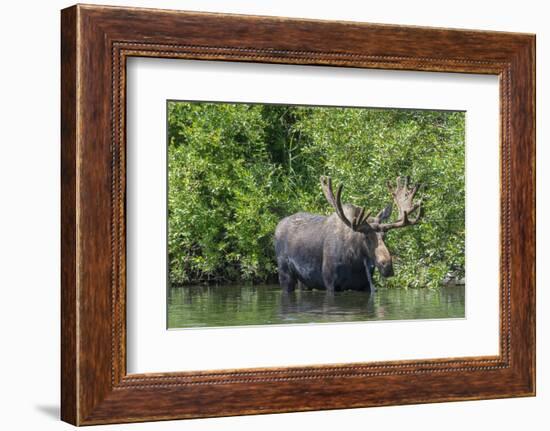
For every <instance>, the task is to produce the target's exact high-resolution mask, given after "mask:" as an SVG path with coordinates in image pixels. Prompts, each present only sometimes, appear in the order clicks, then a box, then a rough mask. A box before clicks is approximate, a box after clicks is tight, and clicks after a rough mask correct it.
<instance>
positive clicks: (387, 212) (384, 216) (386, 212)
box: [376, 203, 393, 223]
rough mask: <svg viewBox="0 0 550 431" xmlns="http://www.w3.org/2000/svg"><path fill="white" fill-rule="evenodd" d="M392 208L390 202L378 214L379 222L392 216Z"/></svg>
mask: <svg viewBox="0 0 550 431" xmlns="http://www.w3.org/2000/svg"><path fill="white" fill-rule="evenodd" d="M392 209H393V205H392V204H391V203H389V204H388V205H387V206H386V208H384V209H383V210H382V211H380V212H379V213H378V215H377V216H376V218H377V219H378V223H382V222H383V221H384V220H387V219H388V218H389V217H390V216H391V211H392Z"/></svg>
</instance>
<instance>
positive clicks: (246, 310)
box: [168, 285, 465, 328]
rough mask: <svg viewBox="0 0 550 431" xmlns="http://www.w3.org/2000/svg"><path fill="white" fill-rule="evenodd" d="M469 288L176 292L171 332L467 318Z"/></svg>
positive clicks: (236, 287) (232, 288)
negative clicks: (256, 326) (372, 291)
mask: <svg viewBox="0 0 550 431" xmlns="http://www.w3.org/2000/svg"><path fill="white" fill-rule="evenodd" d="M464 300H465V294H464V286H446V287H441V288H440V289H435V290H430V289H383V288H381V289H379V290H378V291H377V292H375V293H373V294H368V293H366V292H356V291H344V292H335V293H334V294H333V295H327V293H326V292H325V291H321V290H296V291H295V292H292V293H289V294H286V293H283V292H282V291H281V288H280V287H279V286H278V285H256V286H250V285H231V286H186V287H172V288H171V289H169V291H168V327H169V328H197V327H219V326H245V325H273V324H294V323H329V322H332V323H336V322H359V321H369V320H410V319H441V318H463V317H464Z"/></svg>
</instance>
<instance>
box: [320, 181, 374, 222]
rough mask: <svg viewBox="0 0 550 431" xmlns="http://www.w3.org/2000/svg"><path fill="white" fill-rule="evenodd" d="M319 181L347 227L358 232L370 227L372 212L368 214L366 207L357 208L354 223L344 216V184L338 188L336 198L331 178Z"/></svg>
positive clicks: (329, 201) (326, 196)
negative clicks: (369, 221)
mask: <svg viewBox="0 0 550 431" xmlns="http://www.w3.org/2000/svg"><path fill="white" fill-rule="evenodd" d="M319 180H320V181H321V189H322V190H323V193H324V195H325V198H326V199H327V201H328V203H329V204H331V205H332V207H333V208H334V210H335V212H336V214H337V215H338V217H340V220H342V221H343V222H344V224H345V225H346V226H348V227H350V228H351V229H353V230H355V231H357V230H360V229H362V228H364V227H366V226H368V225H369V223H368V222H367V219H368V218H369V216H370V211H369V212H366V210H365V208H364V207H361V208H360V209H359V208H356V211H355V214H354V216H353V219H352V221H349V220H348V218H347V217H346V214H344V209H343V207H342V200H341V197H342V188H343V187H344V185H343V184H340V185H339V186H338V188H337V189H336V196H334V192H333V191H332V179H331V178H330V177H325V176H322V177H321V178H320V179H319ZM357 210H358V211H357Z"/></svg>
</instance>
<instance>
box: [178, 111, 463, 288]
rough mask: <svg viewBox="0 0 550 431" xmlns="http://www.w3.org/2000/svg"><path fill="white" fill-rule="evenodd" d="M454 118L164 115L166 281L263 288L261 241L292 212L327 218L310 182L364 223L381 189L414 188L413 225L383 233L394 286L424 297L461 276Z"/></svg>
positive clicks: (272, 271) (459, 128)
mask: <svg viewBox="0 0 550 431" xmlns="http://www.w3.org/2000/svg"><path fill="white" fill-rule="evenodd" d="M464 121H465V116H464V113H463V112H444V111H421V110H403V109H358V108H316V107H299V106H278V105H249V104H228V103H217V104H215V103H186V102H169V104H168V136H169V143H168V175H169V185H168V214H169V216H168V224H169V228H168V252H169V253H168V254H169V275H170V282H171V283H172V284H174V285H183V284H196V283H234V282H252V283H262V282H272V281H275V280H276V272H277V268H276V263H275V259H274V251H273V233H274V230H275V227H276V225H277V223H278V222H279V220H280V219H282V218H283V217H285V216H287V215H290V214H292V213H294V212H298V211H309V212H314V213H320V214H329V213H330V212H331V208H330V206H329V205H328V203H327V202H326V201H325V199H324V197H323V195H322V193H321V189H320V185H319V176H320V175H330V176H332V177H333V180H334V182H335V183H344V184H345V187H344V194H343V196H344V197H343V201H345V202H349V203H354V204H356V205H363V206H366V207H367V208H368V209H372V210H373V211H374V212H376V211H378V210H379V209H381V208H382V207H383V206H385V205H386V204H387V203H389V202H390V200H391V197H390V195H389V193H388V191H387V187H386V182H387V181H388V180H391V181H395V178H396V177H397V176H398V175H409V176H411V178H412V179H413V180H414V181H417V182H420V183H422V184H424V188H423V189H422V190H421V192H420V193H421V195H422V197H423V200H424V208H425V211H424V214H425V215H424V219H423V222H422V223H420V224H419V225H417V226H414V227H410V228H405V229H397V230H395V231H390V232H389V233H388V235H387V237H386V238H387V239H386V244H387V245H388V247H389V249H390V251H391V252H392V255H393V256H394V257H395V272H396V275H395V277H393V278H390V279H380V280H378V284H379V285H385V286H391V287H393V286H399V287H436V286H438V285H439V284H440V282H441V281H442V280H443V278H444V277H445V276H446V275H448V274H451V275H453V276H456V277H462V276H463V275H464V203H465V201H464V147H465V146H464Z"/></svg>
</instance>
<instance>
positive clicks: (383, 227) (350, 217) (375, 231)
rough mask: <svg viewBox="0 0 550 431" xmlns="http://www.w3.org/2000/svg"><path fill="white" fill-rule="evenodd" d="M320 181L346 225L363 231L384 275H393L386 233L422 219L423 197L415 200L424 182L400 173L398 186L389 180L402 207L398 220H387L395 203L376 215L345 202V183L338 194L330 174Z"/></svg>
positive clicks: (367, 250)
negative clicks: (411, 179) (412, 180)
mask: <svg viewBox="0 0 550 431" xmlns="http://www.w3.org/2000/svg"><path fill="white" fill-rule="evenodd" d="M320 181H321V188H322V190H323V193H324V195H325V197H326V199H327V201H328V202H329V204H330V205H331V206H332V207H333V208H334V211H335V213H336V215H337V216H338V218H339V219H340V221H341V222H342V223H343V224H344V225H345V229H350V231H349V232H350V233H354V234H356V235H357V234H359V235H363V237H364V245H365V247H364V249H365V250H364V252H365V253H366V255H367V256H368V259H369V260H370V262H372V263H373V264H374V266H376V268H378V270H379V271H380V274H381V275H383V276H384V277H391V276H392V275H393V265H392V257H391V254H390V252H389V250H388V248H387V247H386V244H385V243H384V236H385V234H386V232H388V231H389V230H391V229H397V228H402V227H406V226H411V225H414V224H416V223H418V221H419V220H420V218H421V217H422V212H423V211H422V201H421V200H419V201H416V202H414V201H413V199H414V197H415V195H416V193H417V192H418V190H419V188H420V184H414V185H412V186H410V178H409V177H397V179H396V185H395V187H393V186H392V185H391V183H390V182H388V183H387V187H388V190H389V192H390V194H391V195H392V197H393V202H394V203H395V206H396V207H397V210H398V218H397V220H396V221H394V222H391V223H387V222H386V221H387V220H388V219H389V218H390V216H391V213H392V209H393V205H392V203H390V204H388V205H387V206H386V207H385V208H384V209H382V210H381V211H380V212H378V213H377V214H376V215H375V216H374V217H372V216H371V212H370V211H367V210H366V209H365V208H364V207H358V206H356V205H352V204H344V205H342V201H341V196H342V188H343V184H340V185H339V186H338V188H337V189H336V195H335V194H334V192H333V190H332V180H331V178H330V177H325V176H322V177H321V178H320Z"/></svg>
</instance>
